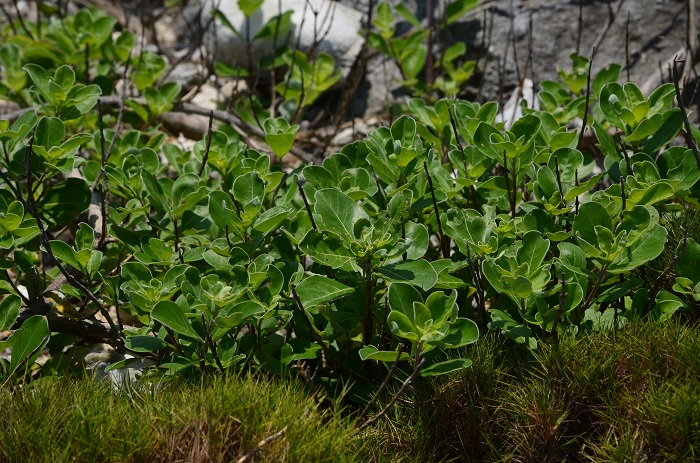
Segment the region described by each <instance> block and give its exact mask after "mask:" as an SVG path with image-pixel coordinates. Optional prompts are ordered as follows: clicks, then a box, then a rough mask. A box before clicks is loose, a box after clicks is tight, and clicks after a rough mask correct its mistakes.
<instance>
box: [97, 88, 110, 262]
mask: <svg viewBox="0 0 700 463" xmlns="http://www.w3.org/2000/svg"><path fill="white" fill-rule="evenodd" d="M97 116H98V119H99V120H100V150H101V155H102V165H101V168H100V174H102V191H101V194H100V212H101V215H102V227H101V229H100V238H99V241H98V242H97V248H98V249H100V248H102V247H103V246H104V244H105V240H106V239H107V224H108V222H109V181H108V179H107V174H106V173H105V167H107V159H108V158H109V155H108V153H107V151H106V150H105V132H104V124H103V121H102V102H101V101H100V99H99V98H98V99H97Z"/></svg>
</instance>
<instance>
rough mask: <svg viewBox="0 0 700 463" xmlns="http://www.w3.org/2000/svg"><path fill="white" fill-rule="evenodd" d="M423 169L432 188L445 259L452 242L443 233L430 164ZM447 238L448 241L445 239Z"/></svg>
mask: <svg viewBox="0 0 700 463" xmlns="http://www.w3.org/2000/svg"><path fill="white" fill-rule="evenodd" d="M423 169H424V170H425V176H426V178H427V179H428V187H429V188H430V197H431V198H432V200H433V209H434V210H435V221H436V222H437V227H438V233H439V234H440V236H439V238H440V247H441V248H442V249H441V250H442V256H443V257H444V258H445V259H449V257H450V242H449V238H448V237H446V236H445V234H444V233H443V231H442V223H441V222H440V208H439V207H438V203H437V198H436V197H435V188H434V187H433V177H432V176H431V175H430V172H429V171H428V163H427V162H426V161H423ZM445 238H447V240H446V239H445Z"/></svg>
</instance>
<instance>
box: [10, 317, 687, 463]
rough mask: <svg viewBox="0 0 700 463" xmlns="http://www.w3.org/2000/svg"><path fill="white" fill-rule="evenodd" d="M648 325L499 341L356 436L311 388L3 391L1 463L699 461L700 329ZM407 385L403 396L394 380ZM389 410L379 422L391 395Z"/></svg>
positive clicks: (471, 351) (237, 383) (225, 382)
mask: <svg viewBox="0 0 700 463" xmlns="http://www.w3.org/2000/svg"><path fill="white" fill-rule="evenodd" d="M679 318H680V317H676V319H674V320H673V321H671V322H667V323H658V322H644V323H641V322H640V323H634V324H632V325H629V326H627V327H626V328H624V329H623V330H621V331H619V332H618V333H617V335H615V334H614V333H612V332H609V333H592V334H582V335H580V336H579V337H578V338H576V339H563V340H562V342H561V346H560V355H561V368H558V367H556V364H555V363H554V360H553V355H552V348H551V346H549V345H548V344H547V342H542V343H541V344H540V346H541V348H540V350H539V351H538V352H537V353H536V354H535V355H532V354H530V353H528V352H526V351H524V350H519V349H517V348H515V347H514V346H513V345H512V344H510V343H509V342H508V341H506V340H504V339H503V338H502V337H500V336H499V335H498V334H496V333H489V334H486V335H484V336H483V337H482V339H480V340H479V342H477V343H476V344H474V345H472V346H469V348H467V349H465V351H464V352H463V354H464V355H465V356H467V357H469V358H471V359H472V360H473V361H474V364H473V366H472V367H471V368H470V369H468V370H466V371H465V372H464V373H462V374H458V375H451V376H446V377H442V378H436V379H433V380H430V381H419V382H418V383H416V384H415V385H414V386H412V387H411V388H410V389H409V391H408V392H407V393H406V394H405V395H404V396H402V397H401V398H400V399H399V401H398V402H397V404H396V405H395V407H394V408H393V409H392V410H391V411H390V412H389V414H388V415H387V416H385V417H384V418H382V419H380V420H379V421H378V422H377V424H376V425H375V426H374V427H370V428H368V429H367V430H365V431H363V432H362V433H361V434H359V435H355V434H354V429H355V428H354V423H353V421H352V413H348V411H352V410H353V409H352V408H350V409H345V410H344V412H343V413H332V412H331V410H332V407H326V408H323V409H321V410H320V409H319V407H318V406H317V404H316V403H315V402H314V400H313V398H312V397H311V394H310V392H309V391H308V390H306V389H305V388H304V387H303V386H302V385H300V384H299V383H298V382H288V381H283V380H270V379H262V378H250V377H248V378H219V379H215V378H214V379H206V380H203V381H202V384H192V383H185V382H178V383H175V384H168V385H164V386H163V387H161V388H160V389H155V390H154V391H152V392H137V391H130V392H121V393H118V394H114V393H113V392H112V390H111V388H110V387H109V386H108V385H106V384H95V383H94V382H93V381H92V380H90V379H86V378H82V379H69V378H60V379H54V380H49V381H42V382H37V383H33V384H30V385H28V386H25V387H24V388H23V389H14V390H13V389H9V388H5V389H2V390H0V409H1V410H2V413H1V414H0V461H2V462H5V461H7V462H13V461H22V462H24V461H33V462H42V461H46V462H49V461H51V462H54V461H55V462H62V461H77V462H83V461H84V462H92V461H104V462H127V461H129V462H132V461H133V462H140V461H144V462H145V461H148V462H151V461H153V462H157V461H164V462H165V461H188V462H200V461H201V462H204V461H214V462H228V461H236V460H238V459H239V458H240V457H242V456H243V455H245V454H246V453H247V452H249V451H250V450H251V449H253V448H254V447H255V446H256V444H257V443H258V442H260V441H261V440H263V439H265V438H266V437H268V436H272V435H274V434H275V433H276V432H278V431H280V430H282V429H284V430H285V431H284V433H283V434H282V435H281V436H279V437H278V438H276V439H274V440H272V441H270V442H268V443H267V444H266V445H264V446H263V447H262V448H261V449H260V450H259V451H258V452H257V454H256V455H255V456H254V458H251V459H250V460H249V461H275V462H318V461H333V462H336V461H338V462H344V461H347V462H351V461H358V462H433V461H435V462H437V461H465V462H482V461H504V462H505V461H514V462H547V461H567V462H625V461H626V462H641V461H648V462H652V461H664V462H692V461H697V460H698V459H700V326H698V325H697V323H695V322H686V323H682V322H680V321H679ZM392 387H393V390H394V391H395V390H396V389H397V388H398V381H397V384H394V385H393V386H392ZM390 394H391V391H389V393H388V394H387V397H384V398H382V399H381V400H380V403H378V404H377V405H376V406H375V410H374V411H373V412H372V413H376V412H377V411H378V410H380V409H381V408H382V406H383V404H382V402H383V403H386V401H388V400H389V397H390Z"/></svg>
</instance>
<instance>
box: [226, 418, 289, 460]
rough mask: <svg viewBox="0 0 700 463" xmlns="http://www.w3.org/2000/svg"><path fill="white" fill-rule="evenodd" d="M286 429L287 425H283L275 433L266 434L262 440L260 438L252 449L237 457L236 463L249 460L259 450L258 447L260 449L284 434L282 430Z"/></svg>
mask: <svg viewBox="0 0 700 463" xmlns="http://www.w3.org/2000/svg"><path fill="white" fill-rule="evenodd" d="M286 430H287V427H286V426H285V427H284V428H282V429H280V430H279V431H277V432H276V433H274V434H272V435H270V436H267V437H266V438H265V439H263V440H261V441H260V442H258V443H257V444H256V445H255V447H253V448H252V449H250V450H248V451H247V452H246V453H245V455H243V456H242V457H241V458H239V459H238V460H236V463H245V462H246V461H248V460H250V459H251V458H253V456H254V455H255V454H256V453H258V451H259V450H260V449H262V448H263V447H265V446H266V445H267V444H269V443H270V442H272V441H273V440H275V439H279V438H280V437H282V436H283V435H284V432H285V431H286Z"/></svg>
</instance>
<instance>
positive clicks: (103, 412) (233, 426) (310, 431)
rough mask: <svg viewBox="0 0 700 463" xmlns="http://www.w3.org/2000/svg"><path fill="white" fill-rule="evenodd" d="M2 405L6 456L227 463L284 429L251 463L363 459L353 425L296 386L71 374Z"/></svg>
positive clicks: (0, 435) (1, 445) (0, 455)
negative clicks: (117, 383) (138, 381)
mask: <svg viewBox="0 0 700 463" xmlns="http://www.w3.org/2000/svg"><path fill="white" fill-rule="evenodd" d="M0 409H2V413H1V414H0V461H7V462H15V461H16V462H28V461H31V462H64V461H66V462H67V461H76V462H97V461H105V462H106V461H109V462H117V461H119V462H127V461H129V462H166V461H167V462H171V461H187V462H228V461H236V460H238V459H239V458H240V457H242V456H243V455H244V454H246V453H247V452H249V451H250V450H251V449H253V448H254V447H255V446H256V444H257V443H258V442H260V441H261V440H263V439H265V438H266V437H269V436H271V435H273V434H275V433H277V432H279V431H280V430H282V429H284V433H283V434H282V435H281V436H280V437H278V438H276V439H274V440H272V441H270V442H269V443H267V444H266V445H264V446H263V447H262V448H261V449H260V450H259V451H258V452H257V454H256V455H255V459H254V461H279V462H282V461H288V462H312V461H328V462H336V461H338V462H351V461H359V460H358V459H357V458H356V457H355V455H356V454H357V450H358V443H357V441H356V440H354V439H353V438H352V435H351V434H352V431H353V428H352V426H351V424H350V423H349V421H348V420H347V419H343V418H340V417H337V416H333V415H331V414H330V413H326V414H322V413H320V412H319V411H317V407H316V405H315V403H314V401H313V400H312V398H311V397H310V395H309V394H308V393H306V392H305V391H304V390H303V388H302V387H301V386H300V385H299V384H290V383H280V382H274V381H268V380H254V379H250V378H246V379H236V378H231V379H215V380H209V381H206V382H205V384H204V385H203V386H202V387H198V386H195V385H191V384H189V385H188V384H179V385H167V386H165V387H163V388H161V389H158V390H156V391H155V392H152V393H137V392H135V391H131V392H122V393H119V394H114V393H113V392H112V390H111V388H110V387H109V386H108V385H106V384H104V383H101V384H95V383H94V382H93V381H91V380H90V379H79V380H68V379H65V378H64V379H59V380H56V381H50V382H46V383H43V384H38V385H37V386H35V387H32V388H28V389H25V390H15V391H9V390H6V389H4V390H2V391H1V392H0ZM251 461H253V460H251Z"/></svg>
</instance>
